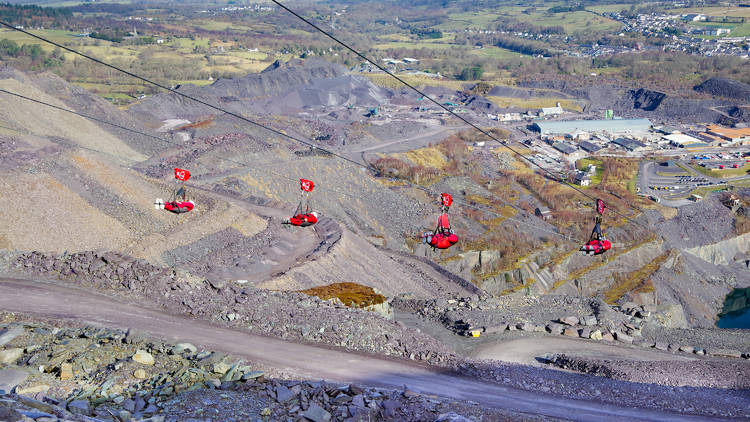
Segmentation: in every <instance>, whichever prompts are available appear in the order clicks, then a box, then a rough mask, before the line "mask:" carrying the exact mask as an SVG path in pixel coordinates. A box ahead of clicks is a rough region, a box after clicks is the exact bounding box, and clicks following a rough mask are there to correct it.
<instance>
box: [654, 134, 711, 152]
mask: <svg viewBox="0 0 750 422" xmlns="http://www.w3.org/2000/svg"><path fill="white" fill-rule="evenodd" d="M663 138H664V139H666V140H668V141H669V143H670V144H672V145H674V146H676V147H680V148H702V147H707V146H708V144H707V143H706V142H704V141H703V140H701V139H698V138H695V137H692V136H690V135H686V134H684V133H672V134H670V135H665V136H663Z"/></svg>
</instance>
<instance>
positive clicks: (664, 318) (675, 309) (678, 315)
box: [654, 304, 688, 328]
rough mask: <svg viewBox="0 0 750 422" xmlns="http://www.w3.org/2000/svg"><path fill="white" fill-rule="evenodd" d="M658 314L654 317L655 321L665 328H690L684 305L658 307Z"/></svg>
mask: <svg viewBox="0 0 750 422" xmlns="http://www.w3.org/2000/svg"><path fill="white" fill-rule="evenodd" d="M657 309H658V312H657V313H656V314H655V315H654V320H655V321H656V322H657V323H659V325H661V326H663V327H664V328H688V323H687V319H686V318H685V311H684V310H683V309H682V305H678V304H665V305H659V306H658V308H657Z"/></svg>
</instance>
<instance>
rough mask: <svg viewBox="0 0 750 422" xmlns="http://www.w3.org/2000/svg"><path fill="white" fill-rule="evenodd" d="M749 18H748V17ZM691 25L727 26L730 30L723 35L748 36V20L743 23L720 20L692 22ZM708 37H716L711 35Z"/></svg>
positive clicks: (749, 34) (749, 28) (749, 24)
mask: <svg viewBox="0 0 750 422" xmlns="http://www.w3.org/2000/svg"><path fill="white" fill-rule="evenodd" d="M748 20H750V19H748ZM692 25H693V26H702V27H712V28H729V29H730V30H731V31H732V32H730V33H729V34H726V35H722V36H723V37H747V36H750V22H745V23H720V22H694V23H693V24H692ZM705 38H709V37H705ZM710 38H717V37H715V36H712V37H710Z"/></svg>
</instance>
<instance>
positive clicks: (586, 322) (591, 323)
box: [581, 315, 597, 327]
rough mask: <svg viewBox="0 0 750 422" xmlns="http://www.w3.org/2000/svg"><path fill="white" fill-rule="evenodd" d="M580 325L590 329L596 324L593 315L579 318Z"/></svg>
mask: <svg viewBox="0 0 750 422" xmlns="http://www.w3.org/2000/svg"><path fill="white" fill-rule="evenodd" d="M581 324H583V325H585V326H588V327H592V326H594V325H596V324H597V320H596V317H595V316H593V315H586V316H585V317H583V318H581Z"/></svg>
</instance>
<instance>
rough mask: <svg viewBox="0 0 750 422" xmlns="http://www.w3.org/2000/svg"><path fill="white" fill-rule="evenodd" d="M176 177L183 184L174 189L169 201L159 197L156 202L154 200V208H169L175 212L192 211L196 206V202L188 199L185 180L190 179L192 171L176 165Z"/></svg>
mask: <svg viewBox="0 0 750 422" xmlns="http://www.w3.org/2000/svg"><path fill="white" fill-rule="evenodd" d="M174 178H175V179H177V180H178V182H177V183H180V182H182V185H181V186H179V188H175V189H174V190H172V196H171V197H170V198H169V201H167V202H164V200H162V199H161V198H157V199H156V202H154V208H156V209H161V210H167V211H170V212H173V213H175V214H183V213H186V212H190V211H192V210H193V208H195V202H193V201H190V200H187V199H186V196H187V195H186V191H185V182H186V181H187V180H188V179H190V172H189V171H187V170H185V169H181V168H176V167H175V169H174Z"/></svg>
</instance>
